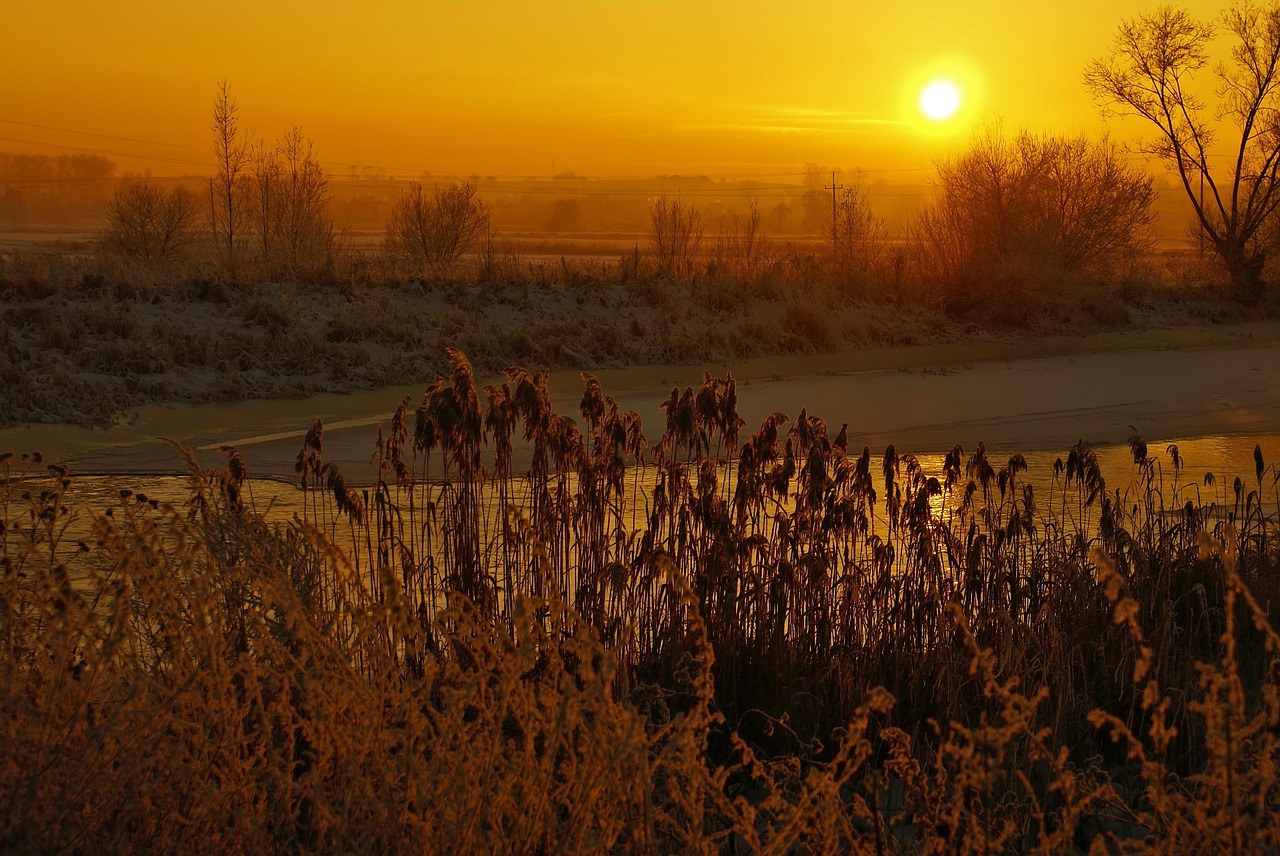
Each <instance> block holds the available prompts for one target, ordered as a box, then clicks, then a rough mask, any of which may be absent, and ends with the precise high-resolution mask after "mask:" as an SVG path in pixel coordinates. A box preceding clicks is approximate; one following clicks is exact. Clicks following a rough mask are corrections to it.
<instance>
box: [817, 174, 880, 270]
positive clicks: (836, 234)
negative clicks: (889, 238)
mask: <svg viewBox="0 0 1280 856" xmlns="http://www.w3.org/2000/svg"><path fill="white" fill-rule="evenodd" d="M829 231H830V234H829V235H828V237H829V238H830V239H831V247H832V252H833V253H834V260H835V267H836V272H837V273H839V274H840V275H841V276H842V277H844V278H846V279H848V280H854V281H857V282H860V283H863V284H865V283H867V282H868V281H869V280H870V279H871V278H872V275H873V274H874V272H875V269H876V267H877V265H878V263H879V261H880V257H881V255H882V250H883V247H884V243H883V242H884V221H882V220H881V219H880V218H879V217H878V216H876V214H875V212H873V211H872V210H871V205H870V203H869V202H868V198H867V192H866V190H864V189H863V188H862V186H861V185H859V184H854V185H852V186H850V187H847V188H845V189H844V191H843V193H841V194H840V196H839V198H838V201H837V203H836V211H835V220H834V221H832V222H831V225H830V227H829Z"/></svg>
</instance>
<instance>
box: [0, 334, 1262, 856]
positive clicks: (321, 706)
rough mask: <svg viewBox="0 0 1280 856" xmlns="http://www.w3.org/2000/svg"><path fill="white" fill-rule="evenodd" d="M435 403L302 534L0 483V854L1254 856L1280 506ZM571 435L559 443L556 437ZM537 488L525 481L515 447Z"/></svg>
mask: <svg viewBox="0 0 1280 856" xmlns="http://www.w3.org/2000/svg"><path fill="white" fill-rule="evenodd" d="M450 359H451V361H452V367H451V371H450V372H449V373H448V374H447V375H446V376H444V377H442V378H440V379H438V380H437V381H436V382H435V383H434V384H433V385H432V386H431V387H430V388H429V389H428V390H427V391H426V393H425V395H424V396H423V400H422V404H421V406H420V407H418V408H416V410H415V408H414V407H412V406H411V404H410V403H409V402H408V401H406V402H405V403H404V405H402V407H401V408H400V409H399V411H398V412H397V413H396V415H395V418H394V419H393V421H392V422H391V423H390V424H389V425H388V426H386V427H385V429H384V430H383V431H382V432H381V433H380V435H379V437H378V456H379V457H378V460H379V463H380V477H379V479H378V481H377V482H376V483H375V484H372V485H369V486H366V487H357V486H353V485H349V484H348V483H347V482H346V481H345V480H344V478H343V477H342V474H341V473H339V472H338V471H337V470H336V469H334V468H333V467H332V466H330V465H327V464H325V463H324V460H323V440H324V437H323V426H321V425H320V424H319V423H317V424H316V425H315V426H314V427H313V429H312V431H311V432H310V434H309V435H308V436H307V438H306V441H305V443H304V445H303V448H302V450H301V451H300V453H299V455H298V459H297V465H296V466H297V472H298V474H299V479H300V481H301V484H302V486H303V487H304V488H305V490H306V500H305V512H304V513H302V514H299V515H297V516H296V517H295V518H294V519H293V520H291V521H287V522H271V521H270V520H269V516H270V515H269V514H268V513H267V510H266V509H263V508H260V507H257V505H256V503H255V500H254V496H253V483H252V482H251V481H250V480H249V478H248V474H247V473H246V472H245V468H244V463H243V460H242V458H241V457H240V455H239V453H238V452H237V451H236V450H235V449H232V448H230V447H227V448H225V449H224V452H225V454H226V457H227V465H226V466H225V467H224V468H219V469H216V470H204V471H202V470H201V469H200V468H199V467H198V466H197V465H196V463H195V460H194V457H193V456H191V455H190V454H189V453H187V452H186V451H185V450H182V449H178V450H176V451H175V454H178V455H181V456H182V457H183V458H184V460H186V461H187V463H188V466H189V476H190V487H189V491H188V495H187V499H186V501H185V502H183V503H180V504H169V503H166V502H160V501H157V500H155V499H154V498H148V497H145V496H141V495H136V494H133V493H132V492H130V491H127V490H126V491H122V493H121V500H120V504H119V506H118V507H116V508H114V509H113V510H111V511H108V512H107V513H106V515H104V516H96V517H94V518H93V519H92V521H91V524H90V523H89V521H88V520H87V512H86V511H85V510H83V509H79V510H70V509H68V508H67V507H66V506H67V502H68V500H67V497H68V495H69V491H71V490H72V488H73V487H74V477H73V476H71V475H69V474H68V473H67V472H66V471H65V470H64V469H62V468H60V467H56V466H55V467H48V468H46V467H45V466H44V465H43V462H42V461H41V460H40V458H39V457H38V456H21V457H13V456H5V457H4V458H2V459H0V466H3V469H4V474H5V475H6V476H7V478H6V481H5V482H4V484H3V485H0V512H2V514H3V517H2V520H3V530H0V646H2V647H0V718H2V720H3V733H4V735H5V738H4V740H5V751H4V753H2V754H0V806H3V808H2V809H0V812H2V814H0V818H2V820H0V837H2V839H3V843H2V844H0V847H2V848H3V849H4V850H6V851H7V852H9V851H12V852H51V851H82V852H101V851H113V852H119V851H155V852H165V851H178V850H187V849H189V848H190V847H191V844H192V842H196V841H198V842H200V846H201V847H202V848H207V849H215V850H220V851H228V852H296V851H317V852H399V851H414V852H418V851H423V850H427V851H432V852H434V851H440V852H555V853H576V852H709V853H743V852H752V853H764V852H769V853H794V852H811V853H836V852H865V853H942V852H947V853H950V852H958V853H970V852H972V853H1029V852H1040V853H1062V852H1071V851H1072V850H1076V851H1079V852H1085V851H1091V852H1135V853H1136V852H1151V851H1155V852H1177V853H1246V852H1261V851H1274V850H1275V849H1276V848H1278V847H1280V822H1278V821H1277V818H1280V812H1278V811H1277V809H1278V808H1280V774H1278V773H1277V766H1276V765H1277V761H1278V760H1280V636H1277V634H1276V632H1275V630H1274V629H1273V625H1272V623H1271V617H1270V616H1271V615H1272V613H1273V610H1274V609H1275V608H1276V607H1277V604H1278V603H1280V585H1278V584H1277V579H1278V577H1277V571H1278V570H1280V569H1278V567H1277V566H1278V565H1280V533H1278V526H1280V493H1278V491H1277V469H1276V467H1275V465H1274V464H1267V463H1266V462H1265V461H1264V460H1263V458H1262V455H1261V452H1260V451H1259V452H1258V453H1257V455H1256V469H1255V472H1253V473H1250V474H1248V475H1247V476H1246V477H1242V478H1236V479H1234V480H1232V479H1229V478H1224V479H1217V480H1214V479H1210V478H1206V479H1204V480H1203V481H1198V482H1190V481H1187V480H1186V479H1185V476H1184V474H1183V472H1182V467H1181V459H1180V458H1179V456H1178V454H1177V450H1176V449H1174V448H1172V447H1171V448H1169V449H1167V450H1163V451H1162V452H1161V453H1160V454H1151V453H1150V452H1151V450H1148V449H1147V448H1146V446H1145V444H1144V443H1143V442H1142V440H1141V439H1140V438H1138V437H1134V438H1133V439H1132V441H1131V449H1132V451H1133V459H1134V477H1133V479H1132V481H1131V483H1130V485H1129V486H1128V487H1126V488H1125V489H1124V490H1117V489H1114V488H1109V487H1108V486H1107V485H1106V484H1104V483H1103V480H1102V476H1101V474H1100V473H1099V471H1098V468H1097V464H1096V461H1095V459H1094V457H1093V455H1092V453H1091V452H1090V450H1089V449H1087V448H1084V447H1081V446H1077V447H1076V448H1073V449H1071V450H1070V451H1069V453H1068V454H1067V455H1066V456H1065V459H1064V460H1062V461H1060V462H1059V464H1058V465H1055V466H1054V468H1053V472H1052V474H1042V479H1041V484H1042V485H1043V486H1042V487H1041V488H1039V489H1033V487H1032V485H1031V483H1030V482H1029V481H1027V478H1028V475H1029V474H1028V473H1026V472H1025V469H1026V465H1025V463H1024V462H1023V461H1022V458H1021V456H1018V455H1014V456H1013V457H1011V458H1010V459H1009V460H1007V461H996V460H991V459H989V458H988V457H987V455H986V453H985V450H984V449H983V448H982V446H981V445H979V447H978V448H977V449H975V450H970V451H968V452H966V451H965V450H962V449H960V448H956V449H955V450H953V451H952V453H951V454H950V455H948V456H947V458H946V460H945V463H944V465H943V468H942V471H941V472H938V473H936V474H932V475H930V474H927V473H925V472H923V471H922V469H921V467H920V464H919V462H918V461H917V460H916V459H914V458H913V457H911V456H909V455H902V456H899V455H897V454H896V453H895V452H894V450H893V449H892V448H890V449H889V450H888V451H887V452H886V454H885V455H884V456H883V457H877V458H876V459H875V460H872V458H871V456H870V453H869V452H868V451H867V450H865V449H864V450H862V451H861V452H858V451H857V450H856V449H855V448H850V447H849V445H848V443H849V441H848V438H847V436H846V435H845V433H844V432H843V431H840V432H837V433H836V434H835V436H832V434H831V432H829V431H828V429H827V427H826V426H825V425H823V424H822V423H821V422H820V421H819V420H815V419H811V418H809V417H807V415H806V414H804V413H801V414H799V415H798V416H797V417H796V418H795V419H794V420H791V421H789V420H787V419H786V418H785V417H783V416H782V415H781V414H777V415H775V416H773V417H770V418H769V419H768V420H766V421H765V423H764V424H763V425H761V426H759V427H758V428H757V430H756V431H755V433H753V434H750V435H749V436H745V435H742V434H740V432H741V431H742V429H743V428H744V426H742V425H741V424H740V421H739V419H738V417H737V414H736V412H735V387H734V384H733V381H732V378H729V377H726V378H723V379H718V378H711V377H708V378H707V379H706V381H705V383H704V384H703V385H702V387H701V388H699V389H688V390H684V391H681V390H673V391H672V395H671V398H670V400H669V401H668V402H667V404H666V413H667V424H666V429H665V431H664V433H663V435H662V437H661V438H660V439H658V441H657V442H656V443H655V444H652V445H651V444H650V442H649V440H648V439H647V438H645V437H644V436H643V434H642V432H641V431H640V428H639V420H638V419H637V418H636V417H635V414H631V413H622V412H619V410H618V408H617V405H616V403H615V402H614V401H613V400H612V399H610V398H609V396H608V395H607V394H606V393H605V392H604V391H603V390H601V389H600V387H599V385H598V384H597V383H595V381H594V380H593V379H592V378H590V377H589V376H588V377H586V378H585V381H586V388H585V393H584V396H583V400H582V407H581V411H582V419H581V421H580V423H575V422H574V421H572V420H568V419H566V418H564V417H560V416H557V415H555V414H554V413H553V412H552V410H551V408H550V401H549V397H548V391H547V389H546V383H545V376H544V375H542V374H540V373H530V372H527V371H524V370H522V369H511V370H509V371H508V372H507V373H506V381H505V383H503V384H500V385H497V386H494V387H489V388H487V389H484V390H479V389H477V388H476V387H475V384H474V381H473V379H472V373H471V368H470V366H469V364H468V363H467V362H466V360H465V358H463V357H462V355H461V354H460V353H458V352H451V354H450ZM579 424H580V425H581V427H579ZM517 438H522V440H523V444H524V445H525V446H526V447H527V449H526V450H525V452H524V453H527V454H531V463H530V465H529V467H528V469H527V471H526V470H524V468H523V466H522V467H521V471H520V472H517V471H515V469H514V466H513V455H514V454H515V452H514V451H513V442H514V441H515V440H516V439H517Z"/></svg>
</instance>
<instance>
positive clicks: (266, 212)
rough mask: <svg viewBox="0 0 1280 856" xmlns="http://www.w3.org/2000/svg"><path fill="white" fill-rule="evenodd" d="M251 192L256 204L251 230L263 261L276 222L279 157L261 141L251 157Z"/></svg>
mask: <svg viewBox="0 0 1280 856" xmlns="http://www.w3.org/2000/svg"><path fill="white" fill-rule="evenodd" d="M251 162H252V166H251V168H252V171H253V192H254V199H255V202H256V203H257V204H256V205H255V206H254V211H253V215H254V216H253V228H254V230H255V231H256V232H257V233H258V250H259V252H261V254H262V257H263V258H264V259H267V258H270V257H271V237H272V231H273V229H274V224H275V221H276V210H275V206H276V205H278V204H279V203H278V202H277V201H276V199H275V196H276V194H277V193H278V192H279V182H280V156H279V155H278V154H277V153H276V151H275V150H274V149H269V148H267V146H266V144H265V143H263V142H262V141H261V140H258V141H256V142H255V143H254V146H253V154H252V155H251Z"/></svg>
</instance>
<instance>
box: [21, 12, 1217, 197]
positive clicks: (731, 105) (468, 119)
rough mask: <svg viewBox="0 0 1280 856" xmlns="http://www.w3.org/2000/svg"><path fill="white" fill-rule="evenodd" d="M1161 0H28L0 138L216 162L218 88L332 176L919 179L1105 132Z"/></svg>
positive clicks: (1125, 130) (246, 116) (259, 126)
mask: <svg viewBox="0 0 1280 856" xmlns="http://www.w3.org/2000/svg"><path fill="white" fill-rule="evenodd" d="M1154 5H1155V4H1152V3H1136V2H1131V0H1110V2H1101V0H1078V2H1073V3H1065V4H1062V3H1060V4H1028V3H1025V2H955V0H945V2H927V0H897V2H882V3H862V2H856V3H855V2H848V0H841V2H819V0H794V2H790V3H778V2H776V0H770V2H762V0H736V2H720V1H719V0H717V2H705V0H681V2H676V0H649V2H646V3H643V4H640V3H637V4H629V3H628V4H618V3H610V2H602V0H551V2H545V3H529V2H527V0H519V2H511V0H489V2H484V3H476V2H469V3H439V2H407V0H391V2H371V3H365V4H360V3H342V4H339V3H337V2H330V0H312V1H311V2H292V0H290V2H275V3H263V2H262V0H254V2H242V0H220V2H217V3H209V2H204V0H191V2H187V3H174V2H173V0H165V2H153V0H118V2H114V3H103V2H101V0H94V2H83V0H62V2H58V3H50V4H37V3H34V2H30V0H28V2H25V3H22V4H21V5H18V4H17V3H15V4H14V6H15V7H17V8H10V9H8V10H6V13H5V30H6V39H5V43H6V44H5V50H4V52H3V54H0V81H2V82H0V150H6V151H19V150H27V151H33V152H44V153H47V154H61V153H65V152H67V151H69V149H66V148H61V149H60V148H54V147H53V146H52V145H48V144H54V145H61V146H75V147H80V148H82V149H86V150H92V151H100V152H102V153H104V154H108V155H109V156H111V157H113V159H115V160H116V161H117V162H119V163H120V164H121V167H122V168H123V169H131V170H139V169H143V168H150V169H151V170H152V171H153V172H154V173H156V174H158V175H163V174H174V173H204V172H208V171H209V170H210V164H211V162H212V158H211V155H210V154H209V145H208V140H209V131H208V124H209V115H210V107H211V104H212V101H213V98H214V94H215V91H216V88H217V83H218V81H219V80H222V79H226V80H227V81H229V83H230V85H231V88H232V92H233V94H234V95H235V97H236V100H237V101H238V103H239V106H240V113H241V119H242V123H243V124H244V125H245V126H246V127H252V128H253V129H254V130H255V131H256V132H257V133H258V134H259V135H261V136H263V137H265V138H267V139H269V140H273V141H274V140H275V139H276V138H277V137H278V136H279V135H280V134H281V133H282V132H283V131H284V130H285V129H286V128H287V127H288V126H289V125H291V124H294V123H296V124H298V125H300V126H301V128H302V130H303V132H304V133H305V134H307V135H308V136H310V137H311V138H312V139H313V140H314V142H315V146H316V151H317V154H318V155H319V157H320V159H321V160H322V161H323V162H325V164H326V166H327V168H328V169H330V170H331V171H332V172H333V173H335V174H344V173H346V172H347V171H348V169H349V167H350V166H356V167H359V168H361V169H363V168H364V167H365V166H374V167H380V168H382V169H384V170H385V171H386V173H387V174H390V175H399V176H409V177H412V176H415V175H417V174H419V173H421V172H423V171H436V172H447V173H463V174H466V173H478V174H482V175H490V174H494V175H500V176H520V175H537V176H546V175H550V174H551V173H552V172H553V171H554V172H561V171H568V170H573V171H576V172H578V173H580V174H584V175H589V176H651V175H654V174H657V173H677V172H679V173H685V174H707V175H711V176H713V177H720V176H738V177H748V176H753V175H761V176H764V175H786V174H793V173H796V172H798V171H799V168H800V166H801V165H802V164H804V163H805V162H809V161H811V162H817V163H823V164H830V165H832V166H839V167H842V168H849V167H858V168H862V169H866V170H870V171H876V170H903V171H904V173H903V175H902V176H901V178H902V180H915V178H916V176H918V177H919V178H921V179H922V178H924V177H925V176H926V174H927V171H928V168H929V166H930V165H931V163H932V161H933V159H934V158H935V157H937V156H939V155H942V154H945V153H947V152H949V151H952V150H954V149H955V148H956V147H958V146H959V145H961V144H962V143H963V142H965V141H966V140H967V139H968V138H969V135H970V133H971V131H972V129H973V126H974V124H975V123H977V122H981V121H984V120H988V119H990V118H992V117H995V116H1001V117H1003V122H1004V125H1005V127H1006V128H1007V129H1009V128H1023V127H1026V128H1030V129H1033V130H1043V131H1067V132H1075V131H1081V130H1087V131H1095V130H1100V129H1102V128H1103V124H1102V122H1101V120H1100V119H1099V117H1098V111H1097V109H1096V107H1095V106H1094V105H1093V103H1092V102H1091V101H1090V98H1089V96H1088V94H1087V93H1086V92H1085V91H1084V89H1083V87H1082V85H1081V82H1080V80H1081V72H1082V69H1083V67H1084V65H1085V64H1086V63H1087V62H1088V61H1089V60H1090V59H1093V58H1095V57H1098V56H1101V55H1102V54H1103V53H1104V52H1105V51H1106V50H1107V48H1108V46H1109V45H1110V43H1111V40H1112V37H1113V35H1114V33H1115V30H1116V26H1117V25H1118V24H1119V22H1120V20H1121V19H1122V18H1127V17H1132V16H1134V15H1136V14H1139V13H1141V12H1145V11H1149V10H1151V9H1152V8H1154ZM1184 5H1186V7H1187V8H1189V9H1191V10H1192V11H1193V12H1195V13H1197V14H1199V15H1201V16H1202V17H1206V18H1208V17H1211V16H1213V15H1215V14H1216V13H1217V12H1218V11H1219V10H1220V9H1221V8H1222V6H1221V4H1218V3H1208V2H1196V3H1188V4H1184ZM264 6H265V7H266V8H265V9H264V8H262V7H264ZM936 75H948V76H951V77H953V78H954V79H956V80H957V82H959V83H960V85H961V86H962V88H963V89H964V91H965V95H966V102H965V104H964V107H963V108H962V111H961V113H960V114H959V115H958V116H957V117H956V118H955V119H953V120H951V121H950V122H947V123H944V124H930V123H929V122H926V121H925V120H924V119H922V118H921V117H920V116H919V114H918V112H917V110H916V105H915V99H916V96H917V94H918V92H919V89H920V88H921V87H922V86H923V85H924V84H925V83H926V82H927V81H928V80H929V79H930V78H931V77H933V76H936ZM34 126H46V127H34ZM55 128H56V129H67V130H69V131H78V132H93V133H96V134H101V135H109V136H111V137H127V138H131V139H129V140H122V139H109V138H108V137H103V136H97V137H95V136H88V135H86V134H84V133H67V132H65V131H60V130H52V129H55ZM1136 130H1138V126H1137V125H1132V124H1125V125H1113V127H1112V131H1113V136H1117V137H1124V136H1127V135H1128V134H1131V133H1133V132H1135V131H1136ZM37 144H46V145H43V146H42V145H37ZM157 144H168V145H157ZM184 147H185V148H184ZM125 154H131V155H140V156H144V157H146V158H151V160H145V161H143V160H128V159H126V158H125V157H124V155H125ZM175 161H176V162H175ZM886 177H890V178H892V177H893V176H886Z"/></svg>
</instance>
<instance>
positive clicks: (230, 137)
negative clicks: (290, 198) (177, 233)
mask: <svg viewBox="0 0 1280 856" xmlns="http://www.w3.org/2000/svg"><path fill="white" fill-rule="evenodd" d="M210 130H211V131H212V134H213V156H214V159H215V161H216V162H217V174H216V175H215V176H214V178H213V179H212V181H211V182H210V184H209V197H210V199H209V202H210V206H209V219H210V229H211V231H212V232H213V234H214V236H215V239H216V241H217V243H218V245H219V246H220V247H221V248H222V250H223V252H224V253H225V261H226V263H227V265H228V266H229V267H230V269H231V271H232V273H233V274H234V273H235V268H236V254H237V251H238V249H239V248H240V245H241V244H243V243H244V239H245V237H246V227H247V225H248V223H247V221H248V211H247V210H246V209H247V205H246V202H247V197H246V194H245V192H244V191H245V187H244V179H245V170H246V169H247V167H248V165H249V147H248V145H246V143H245V139H244V137H243V136H242V135H241V134H240V108H239V107H238V106H236V102H235V99H233V98H232V97H231V89H230V87H229V86H228V85H227V82H226V81H225V80H224V81H223V82H222V83H220V84H218V95H217V97H216V98H215V99H214V102H213V121H212V123H211V124H210Z"/></svg>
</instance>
